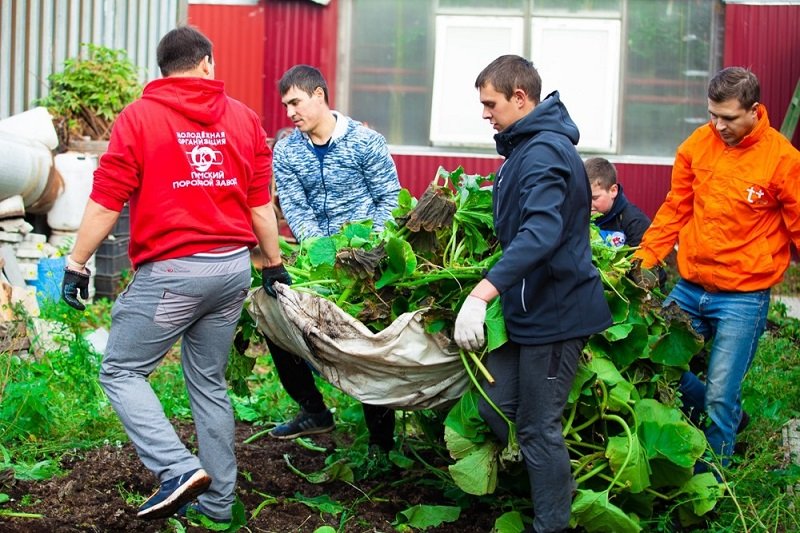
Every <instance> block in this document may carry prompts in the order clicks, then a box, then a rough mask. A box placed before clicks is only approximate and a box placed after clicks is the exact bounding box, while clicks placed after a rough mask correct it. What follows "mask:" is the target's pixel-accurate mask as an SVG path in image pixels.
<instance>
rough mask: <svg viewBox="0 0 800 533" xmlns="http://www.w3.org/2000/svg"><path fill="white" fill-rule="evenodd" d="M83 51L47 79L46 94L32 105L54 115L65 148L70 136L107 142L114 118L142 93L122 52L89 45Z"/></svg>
mask: <svg viewBox="0 0 800 533" xmlns="http://www.w3.org/2000/svg"><path fill="white" fill-rule="evenodd" d="M83 48H84V50H85V53H84V54H83V55H82V56H79V57H77V58H72V59H68V60H66V61H65V62H64V70H62V71H60V72H55V73H53V74H51V75H50V76H49V77H48V81H49V83H50V92H49V94H48V95H47V96H46V97H44V98H42V99H40V100H37V101H36V102H35V104H36V105H42V106H45V107H47V108H48V109H49V110H50V112H51V113H52V114H53V115H54V117H55V119H54V122H55V124H56V129H57V130H58V133H59V140H60V141H61V142H62V144H63V145H65V146H66V145H67V144H69V140H70V137H71V136H76V137H89V138H90V139H92V140H107V139H108V138H109V136H110V134H111V125H112V124H113V122H114V119H115V118H116V116H117V115H118V114H119V113H120V111H122V109H123V108H124V107H125V106H126V105H128V104H129V103H131V102H133V101H134V100H136V99H137V98H138V97H139V95H140V94H141V93H142V84H141V82H140V81H139V72H138V69H137V67H136V65H134V64H133V63H132V62H131V60H130V59H129V58H128V57H127V54H126V52H125V50H115V49H111V48H106V47H105V46H98V45H94V44H91V43H84V44H83Z"/></svg>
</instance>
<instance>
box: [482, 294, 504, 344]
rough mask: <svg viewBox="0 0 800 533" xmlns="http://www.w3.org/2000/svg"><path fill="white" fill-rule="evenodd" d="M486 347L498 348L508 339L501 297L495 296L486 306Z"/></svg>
mask: <svg viewBox="0 0 800 533" xmlns="http://www.w3.org/2000/svg"><path fill="white" fill-rule="evenodd" d="M485 323H486V347H487V349H488V350H489V351H492V350H496V349H498V348H499V347H500V346H502V345H503V344H505V343H506V342H507V341H508V332H507V331H506V321H505V319H504V318H503V306H502V304H501V303H500V298H495V299H494V300H492V301H491V302H490V303H489V305H488V306H487V307H486V322H485Z"/></svg>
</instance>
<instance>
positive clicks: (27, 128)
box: [0, 107, 58, 150]
mask: <svg viewBox="0 0 800 533" xmlns="http://www.w3.org/2000/svg"><path fill="white" fill-rule="evenodd" d="M0 131H5V132H8V133H10V134H12V135H17V136H20V137H25V138H26V139H31V140H34V141H39V142H40V143H42V144H43V145H45V146H47V147H48V148H50V149H51V150H55V149H56V147H57V146H58V135H57V134H56V129H55V128H54V127H53V117H52V116H50V113H49V112H48V111H47V109H46V108H44V107H34V108H33V109H29V110H27V111H23V112H22V113H17V114H16V115H11V116H10V117H8V118H4V119H2V120H0Z"/></svg>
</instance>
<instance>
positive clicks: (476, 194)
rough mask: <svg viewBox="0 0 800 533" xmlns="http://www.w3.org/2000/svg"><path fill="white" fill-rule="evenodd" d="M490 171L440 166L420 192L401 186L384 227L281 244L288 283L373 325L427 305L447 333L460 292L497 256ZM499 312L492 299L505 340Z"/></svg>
mask: <svg viewBox="0 0 800 533" xmlns="http://www.w3.org/2000/svg"><path fill="white" fill-rule="evenodd" d="M490 178H491V177H489V178H487V177H484V176H479V175H467V174H464V172H463V169H461V168H459V169H457V170H455V171H453V172H452V173H450V172H447V171H445V170H444V169H440V170H439V172H438V174H437V176H436V178H435V179H434V181H433V182H432V183H431V185H430V187H429V188H428V189H427V190H426V192H425V194H423V196H422V197H421V198H420V199H419V200H416V199H415V198H414V197H412V196H411V194H410V193H409V192H408V190H406V189H403V190H402V191H401V192H400V195H399V205H398V207H397V208H396V209H395V210H394V212H393V215H394V219H393V220H389V221H388V222H387V223H386V227H385V228H384V229H383V231H381V232H375V231H373V228H372V222H371V221H363V222H357V223H350V224H346V225H345V226H344V227H343V228H342V229H341V231H340V232H339V233H337V234H335V235H333V236H331V237H318V238H313V239H307V240H305V241H303V243H302V244H300V245H286V244H284V250H283V251H284V255H285V256H287V258H286V261H285V262H286V264H287V270H288V271H289V273H290V274H291V275H292V279H293V283H292V288H293V289H295V290H301V291H310V292H312V293H314V294H317V295H319V296H322V297H324V298H328V299H330V300H331V301H333V302H335V303H336V304H337V305H338V306H339V307H340V308H342V309H343V310H344V311H346V312H347V313H349V314H350V315H352V316H354V317H356V318H358V319H359V320H361V321H362V322H363V323H364V324H366V325H367V326H368V327H370V328H371V329H373V330H374V331H380V330H382V329H384V328H385V327H387V326H388V325H389V324H391V323H392V322H393V321H394V320H395V319H396V318H397V317H398V316H400V315H401V314H403V313H406V312H411V311H416V310H418V309H423V308H424V309H426V312H425V315H424V320H425V324H426V330H427V331H428V332H429V333H432V334H435V333H443V334H445V335H448V336H450V335H451V333H452V332H451V331H450V329H451V328H452V324H453V321H454V319H455V315H456V313H457V311H458V309H459V307H460V305H461V303H462V302H463V301H464V298H466V295H467V294H469V291H470V290H472V288H473V287H474V285H475V284H476V283H477V282H478V281H479V280H480V279H481V278H482V277H483V274H484V272H485V271H486V270H487V269H489V268H491V266H492V265H493V264H494V263H495V262H497V260H498V259H499V258H500V254H501V251H500V247H499V246H498V244H497V240H496V239H495V237H494V226H493V221H492V210H491V206H492V194H491V190H490V189H489V188H487V187H486V186H485V185H486V184H487V183H490ZM499 313H500V307H499V304H496V305H494V306H493V307H492V309H491V310H490V312H489V315H490V323H491V324H492V327H493V338H494V337H498V338H501V339H503V341H504V339H505V337H504V336H505V331H504V329H503V323H502V318H500V314H499ZM503 341H500V343H502V342H503Z"/></svg>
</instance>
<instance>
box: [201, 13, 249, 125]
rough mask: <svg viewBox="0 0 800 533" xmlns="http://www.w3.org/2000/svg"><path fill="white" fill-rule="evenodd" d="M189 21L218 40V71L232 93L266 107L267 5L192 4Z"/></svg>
mask: <svg viewBox="0 0 800 533" xmlns="http://www.w3.org/2000/svg"><path fill="white" fill-rule="evenodd" d="M189 23H190V24H192V25H193V26H196V27H197V28H198V29H199V30H200V31H202V32H203V33H204V34H206V36H207V37H208V38H209V39H211V42H213V43H214V62H215V63H216V64H215V65H214V74H215V76H216V78H217V79H218V80H222V81H224V82H225V90H226V92H227V93H228V95H230V96H232V97H233V98H236V99H237V100H241V101H242V102H243V103H244V104H246V105H247V106H249V107H250V108H251V109H252V110H253V111H255V112H256V113H258V114H259V115H263V113H264V109H263V105H264V76H263V75H262V72H261V66H262V65H263V64H264V6H263V5H257V6H231V5H209V4H189Z"/></svg>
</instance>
